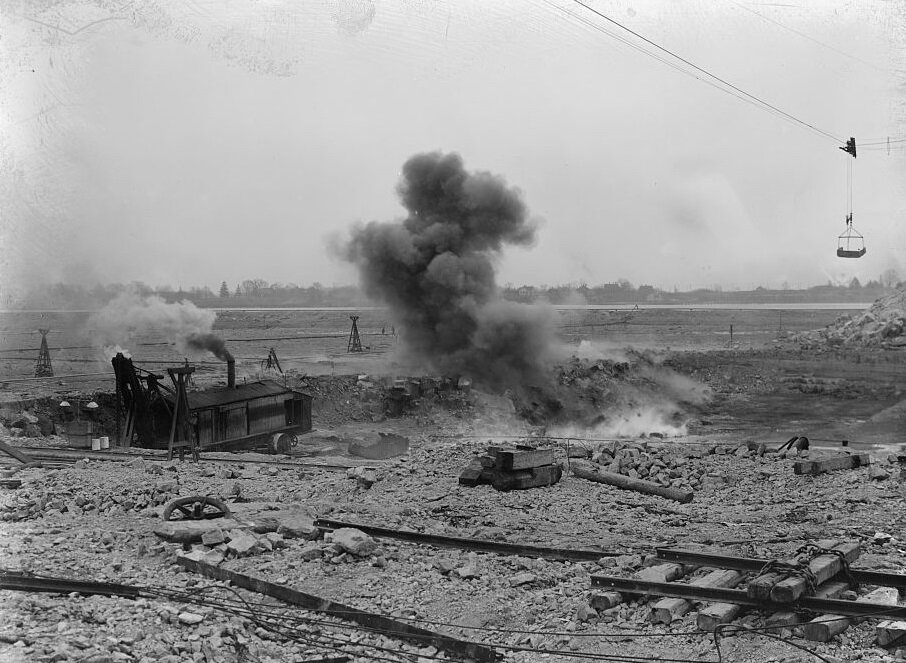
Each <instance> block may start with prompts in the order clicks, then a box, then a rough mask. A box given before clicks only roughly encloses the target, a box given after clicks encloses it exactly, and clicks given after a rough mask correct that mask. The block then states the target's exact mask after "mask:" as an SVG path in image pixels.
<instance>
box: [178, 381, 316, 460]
mask: <svg viewBox="0 0 906 663" xmlns="http://www.w3.org/2000/svg"><path fill="white" fill-rule="evenodd" d="M186 395H187V398H188V402H189V419H190V421H192V422H193V423H194V426H195V434H196V435H197V439H198V445H199V448H200V449H202V450H204V449H207V450H215V449H219V450H224V451H227V450H232V449H248V448H253V447H256V446H265V445H267V444H268V443H269V442H270V441H271V439H272V438H273V437H274V436H275V435H279V434H280V433H305V432H308V431H310V430H311V396H310V395H309V394H306V393H305V392H301V391H296V390H295V389H291V388H289V387H285V386H283V385H281V384H280V383H278V382H275V381H274V380H260V381H257V382H248V383H245V384H241V385H237V386H235V387H220V388H215V389H207V390H204V391H190V392H188V393H187V394H186ZM165 398H166V400H168V401H170V404H171V405H172V401H171V400H170V398H169V396H165Z"/></svg>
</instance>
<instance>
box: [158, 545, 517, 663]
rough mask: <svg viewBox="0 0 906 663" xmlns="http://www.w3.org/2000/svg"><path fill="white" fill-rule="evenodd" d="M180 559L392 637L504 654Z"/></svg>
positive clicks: (478, 655)
mask: <svg viewBox="0 0 906 663" xmlns="http://www.w3.org/2000/svg"><path fill="white" fill-rule="evenodd" d="M176 563H177V564H179V565H180V566H182V567H183V568H184V569H188V570H189V571H193V572H195V573H199V574H201V575H203V576H206V577H208V578H213V579H215V580H223V581H227V582H229V583H231V584H233V585H235V586H236V587H242V588H243V589H247V590H249V591H252V592H257V593H259V594H265V595H267V596H270V597H272V598H275V599H279V600H281V601H284V602H285V603H289V604H291V605H297V606H299V607H301V608H305V609H306V610H312V611H315V612H323V613H325V614H328V615H332V616H334V617H338V618H340V619H344V620H346V621H351V622H355V623H356V624H361V625H362V626H366V627H368V629H369V630H373V631H375V632H378V633H382V634H383V635H386V636H388V637H392V638H399V639H401V640H408V641H410V642H414V643H416V644H419V645H422V646H427V645H433V646H434V647H437V648H438V649H443V650H445V651H447V652H449V653H451V654H455V655H456V656H461V657H466V658H472V659H475V660H476V661H479V662H483V663H491V662H492V661H497V660H499V659H501V658H502V655H501V654H499V653H498V652H497V651H496V650H494V649H492V648H491V647H488V646H486V645H482V644H479V643H477V642H470V641H468V640H460V639H459V638H454V637H452V636H449V635H444V634H443V633H437V632H436V631H429V630H427V629H423V628H419V627H418V626H413V625H411V624H409V623H407V622H401V621H398V620H396V619H392V618H390V617H385V616H384V615H379V614H375V613H372V612H368V611H366V610H361V609H359V608H354V607H352V606H348V605H344V604H342V603H338V602H336V601H332V600H331V599H328V598H323V597H320V596H315V595H314V594H306V593H305V592H301V591H299V590H297V589H292V588H291V587H287V586H286V585H277V584H275V583H272V582H267V581H266V580H262V579H260V578H255V577H253V576H249V575H246V574H244V573H237V572H235V571H229V570H227V569H224V568H222V567H219V566H213V565H211V564H207V563H205V562H200V561H196V560H193V559H189V558H188V557H185V556H183V555H180V556H179V557H177V559H176Z"/></svg>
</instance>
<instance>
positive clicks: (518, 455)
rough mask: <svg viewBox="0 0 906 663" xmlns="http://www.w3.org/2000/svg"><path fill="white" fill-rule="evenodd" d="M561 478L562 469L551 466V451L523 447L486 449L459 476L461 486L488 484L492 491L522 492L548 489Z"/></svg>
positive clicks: (552, 451)
mask: <svg viewBox="0 0 906 663" xmlns="http://www.w3.org/2000/svg"><path fill="white" fill-rule="evenodd" d="M561 476H563V468H562V467H560V465H559V464H557V463H555V462H554V450H553V449H536V448H535V447H531V446H527V445H517V446H516V447H515V448H506V447H488V450H487V453H486V454H484V455H482V456H478V457H477V458H475V459H474V460H473V461H472V462H471V463H470V464H469V466H468V467H467V468H466V469H464V470H463V471H462V474H460V475H459V483H460V484H462V485H464V486H478V485H480V484H490V485H492V486H493V487H494V488H495V489H496V490H503V491H508V490H523V489H526V488H538V487H540V486H551V485H553V484H555V483H557V482H558V481H560V477H561Z"/></svg>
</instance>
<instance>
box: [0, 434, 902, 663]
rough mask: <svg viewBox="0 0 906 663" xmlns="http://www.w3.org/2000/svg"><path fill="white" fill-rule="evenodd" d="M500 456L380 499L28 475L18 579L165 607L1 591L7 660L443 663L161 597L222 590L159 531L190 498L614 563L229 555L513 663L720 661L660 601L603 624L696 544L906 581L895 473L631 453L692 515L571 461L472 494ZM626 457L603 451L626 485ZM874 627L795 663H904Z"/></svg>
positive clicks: (460, 447)
mask: <svg viewBox="0 0 906 663" xmlns="http://www.w3.org/2000/svg"><path fill="white" fill-rule="evenodd" d="M454 419H455V418H451V420H450V421H446V420H445V423H446V424H448V425H452V423H453V420H454ZM5 441H7V442H9V441H10V440H9V439H6V440H5ZM489 442H490V443H499V440H496V439H493V438H482V439H474V438H465V437H456V436H421V437H416V436H413V437H412V439H411V447H410V453H409V454H408V456H404V457H402V458H398V459H390V460H386V461H375V462H373V465H374V467H375V468H376V469H375V472H374V473H373V477H371V478H372V479H374V482H373V484H371V485H370V487H366V486H367V485H368V484H369V483H370V481H367V482H363V481H361V480H359V479H357V478H356V477H355V476H354V475H352V474H350V475H349V476H347V473H344V472H342V471H341V472H337V471H325V470H318V469H312V468H307V467H306V468H303V467H301V465H300V466H299V467H292V466H289V467H287V466H271V465H265V464H255V463H253V462H245V463H243V462H238V463H237V462H231V463H226V462H209V461H206V462H202V463H199V464H193V463H191V462H185V463H178V462H177V463H162V462H155V461H130V462H90V461H89V462H86V461H80V462H79V463H76V464H75V465H72V466H68V467H64V468H62V469H41V468H30V469H24V470H22V471H20V472H19V473H18V474H17V475H16V477H17V478H20V479H22V481H23V485H22V486H21V487H20V488H18V489H0V491H2V492H0V517H2V518H3V519H4V520H5V522H4V523H3V531H4V534H5V536H4V537H3V538H2V539H0V566H2V567H3V568H6V569H14V570H21V571H27V572H30V573H35V574H45V575H52V576H58V577H67V578H79V579H90V580H96V581H109V582H119V583H127V584H134V585H140V586H143V587H149V588H154V589H155V592H156V595H155V596H152V597H151V598H142V599H138V600H128V599H122V598H106V597H100V596H79V595H65V596H60V595H53V594H24V593H15V592H3V593H2V600H3V605H4V609H3V612H4V617H5V619H4V620H3V625H2V626H0V660H9V661H94V662H95V663H97V662H100V661H146V662H150V661H241V660H247V661H256V660H259V661H304V660H313V659H316V658H317V657H319V656H330V655H337V653H338V651H337V650H338V649H339V650H341V651H343V652H347V653H348V654H349V655H351V656H353V657H354V659H355V660H361V661H366V660H375V659H377V660H419V661H421V660H424V661H430V660H435V658H437V657H439V658H444V657H445V654H444V653H443V652H437V651H436V650H435V649H433V648H430V647H427V648H425V647H423V648H419V647H415V646H412V645H406V644H404V643H402V642H401V641H398V640H395V639H389V638H385V637H383V636H378V635H374V634H368V633H365V632H363V631H361V630H359V629H355V628H351V627H350V626H349V625H348V624H344V623H342V622H338V621H337V620H332V619H324V618H323V617H322V616H318V615H314V614H312V613H305V612H302V611H293V612H292V614H293V615H302V618H304V619H305V621H304V622H299V623H295V622H292V621H291V617H290V616H289V615H288V614H286V615H284V616H283V617H281V619H280V623H281V624H283V625H284V626H285V625H288V624H291V623H292V624H295V628H294V630H293V632H292V633H291V634H290V633H286V632H284V633H283V635H280V634H274V633H272V632H270V631H269V630H267V629H266V628H264V627H263V626H264V625H262V624H261V623H258V624H256V623H255V621H254V620H253V619H250V618H249V617H248V616H243V615H237V614H231V613H230V612H225V611H223V610H217V609H214V608H213V607H211V606H209V605H205V606H200V605H187V604H185V603H181V602H179V601H176V600H174V599H173V598H172V597H170V598H167V597H166V596H161V592H162V591H163V590H164V589H166V590H178V591H180V592H188V591H193V590H198V589H199V588H201V587H208V586H213V587H219V586H220V585H219V584H218V583H214V582H212V581H209V580H207V579H204V578H201V577H200V576H197V575H195V574H192V573H189V572H186V571H184V570H182V569H181V568H180V567H179V566H177V565H176V564H175V561H176V556H177V555H178V554H180V553H182V552H185V551H184V550H183V546H181V545H180V544H177V543H168V542H165V541H163V540H161V539H160V538H159V537H158V536H156V535H155V534H154V529H155V528H157V527H159V526H160V525H161V524H162V523H161V520H160V512H161V510H162V505H164V504H165V503H166V502H167V501H169V500H170V499H173V498H174V497H176V496H185V495H193V494H208V495H214V496H219V497H221V498H223V499H224V500H226V501H228V502H229V501H234V500H239V501H238V502H236V503H235V504H234V505H233V506H234V509H235V510H236V512H237V513H238V514H240V516H241V514H243V513H246V512H249V511H250V510H255V509H257V510H258V511H259V512H260V513H265V514H266V513H267V512H268V510H271V511H273V512H274V513H277V512H278V511H281V510H282V511H285V510H287V509H293V508H295V509H297V510H298V511H299V513H304V514H308V515H312V516H327V515H329V516H330V517H331V518H334V519H337V520H347V521H354V522H362V523H369V524H375V525H380V526H385V527H405V528H413V529H418V530H420V531H425V532H433V533H444V534H450V535H457V536H464V537H475V538H487V539H495V540H500V541H508V542H514V543H532V544H539V545H548V546H555V547H564V548H576V547H580V548H584V549H588V548H595V547H598V548H600V549H601V550H602V558H601V560H600V561H599V562H582V563H571V562H554V561H546V560H533V559H528V558H520V557H503V556H497V555H491V554H480V553H479V554H476V553H469V552H466V551H458V550H452V549H436V548H432V547H428V546H421V545H416V544H412V543H404V542H398V541H392V540H380V541H377V546H378V547H377V548H376V549H374V550H371V551H370V552H368V554H364V555H362V556H357V555H355V554H351V553H349V552H343V551H342V550H341V549H338V547H337V544H335V543H332V542H329V541H324V540H323V539H320V540H308V539H307V538H305V537H302V538H292V537H291V536H290V535H289V533H286V536H284V535H281V534H276V533H272V534H270V535H267V536H268V537H270V544H269V545H270V549H268V547H267V545H265V544H264V543H263V542H262V543H260V544H259V545H258V546H257V547H256V548H254V549H253V550H251V551H249V554H245V553H243V554H242V555H241V556H235V555H234V554H233V553H232V552H228V553H227V555H226V557H225V559H223V561H222V562H221V565H222V566H224V567H225V568H228V569H232V570H237V571H241V572H244V573H248V574H251V575H255V576H258V577H261V578H264V579H267V580H270V581H273V582H279V583H283V584H287V585H289V586H292V587H295V588H297V589H301V590H303V591H306V592H310V593H313V594H317V595H320V596H325V597H328V598H331V599H334V600H337V601H340V602H343V603H346V604H349V605H353V606H356V607H359V608H363V609H367V610H370V611H374V612H380V613H385V614H389V615H394V616H396V617H398V618H400V619H417V620H427V622H423V621H419V622H417V623H419V624H420V625H422V626H424V627H426V628H431V629H435V630H442V631H448V632H451V633H456V634H459V635H460V636H461V637H464V638H468V639H472V640H477V641H482V642H488V643H494V644H498V645H501V646H502V647H505V651H506V652H507V653H506V657H507V659H508V660H512V661H536V660H551V661H559V660H564V661H565V660H573V658H572V657H574V656H576V655H581V654H582V653H583V652H596V653H597V654H606V655H611V656H620V657H623V658H622V659H618V660H657V657H662V658H673V659H689V660H696V661H717V660H718V655H717V650H716V649H715V647H714V644H713V641H712V640H711V638H710V636H707V635H705V634H700V633H697V632H696V631H695V612H694V611H693V612H690V613H688V614H687V615H686V616H685V617H683V618H682V619H681V620H677V621H675V622H674V623H673V624H671V625H669V626H663V625H653V624H650V623H649V622H648V620H647V617H648V612H649V607H648V604H646V603H645V602H630V603H624V604H622V605H621V606H618V607H617V608H613V609H611V610H607V611H602V612H601V613H600V614H597V615H596V614H594V613H593V612H590V611H589V609H588V603H589V596H590V593H591V585H590V575H591V574H593V573H606V574H617V575H631V574H632V573H634V572H636V571H638V570H639V569H641V568H642V567H643V565H645V564H647V563H650V562H651V559H652V552H653V547H654V546H655V545H662V544H674V543H675V544H682V545H690V544H694V543H698V544H708V545H713V546H715V547H719V548H721V549H722V550H726V551H727V552H728V553H729V554H738V555H746V556H765V557H782V556H784V554H785V553H790V552H792V551H794V550H795V549H796V548H798V547H799V546H800V545H802V544H803V543H805V542H808V541H814V540H816V539H819V538H840V539H846V540H858V541H861V543H862V555H861V557H860V559H859V560H858V561H857V562H856V563H855V565H854V566H857V567H859V568H872V569H881V570H886V571H890V572H903V569H904V566H906V540H904V539H906V537H904V534H903V532H904V530H906V528H904V515H903V514H904V513H906V511H904V508H903V507H904V497H906V484H904V483H902V482H901V481H900V480H899V479H898V472H899V470H898V469H897V468H895V467H894V466H893V465H891V464H890V463H888V462H887V460H886V459H885V458H881V457H879V458H877V459H876V461H877V463H878V464H877V467H881V468H885V469H886V471H887V473H888V474H889V475H890V476H889V477H888V478H885V479H873V478H872V475H871V469H870V468H859V469H856V470H851V471H840V472H835V473H831V474H824V475H820V476H817V477H804V476H795V475H794V474H793V471H792V462H793V461H792V460H791V459H788V458H781V457H780V456H779V455H777V454H770V453H768V454H766V455H764V456H761V455H759V454H758V452H757V451H753V452H749V451H748V450H747V449H746V448H745V447H743V448H741V449H740V447H739V446H736V445H730V444H726V443H715V442H708V441H705V440H701V439H698V440H695V443H694V444H691V443H689V441H688V440H687V441H685V442H686V443H684V444H678V443H671V442H669V441H663V440H647V441H646V440H642V441H639V442H636V443H633V444H631V445H626V449H625V450H624V451H623V452H620V451H619V450H617V453H616V454H615V455H616V456H621V455H622V457H624V460H626V462H625V463H624V465H625V467H624V471H626V472H631V471H633V470H635V471H638V470H637V468H638V467H640V463H641V464H642V465H644V463H645V461H646V460H647V461H648V462H649V463H651V462H652V461H654V460H659V461H660V464H662V465H663V466H664V467H666V468H671V464H672V465H674V466H675V467H672V468H671V469H674V470H677V469H678V470H679V472H678V473H677V474H678V476H676V477H673V479H669V471H668V473H667V474H668V480H677V481H679V482H681V483H683V482H685V485H689V486H691V487H693V488H694V490H695V499H694V500H693V501H692V502H691V503H689V504H680V503H677V502H672V501H669V500H666V499H664V498H660V497H655V496H647V495H641V494H638V493H634V492H629V491H621V490H618V489H616V488H612V487H610V486H605V485H601V484H596V483H591V482H588V481H585V480H583V479H580V478H577V477H575V476H572V475H570V473H569V472H568V467H569V462H571V461H568V459H567V458H566V449H565V447H564V448H561V449H559V451H558V456H559V457H558V460H559V461H560V462H562V463H563V464H564V465H565V466H566V467H567V472H566V474H565V476H564V478H563V479H562V480H561V481H560V482H559V483H558V484H556V485H554V486H551V487H547V488H538V489H532V490H525V491H513V492H509V493H501V492H497V491H495V490H494V489H493V488H491V487H490V486H478V487H475V488H469V487H465V486H461V485H459V484H458V482H457V476H458V474H459V471H460V470H461V469H462V468H464V467H465V466H466V465H468V463H469V462H470V460H471V459H472V458H474V457H475V456H476V455H478V454H481V453H483V452H484V450H485V448H486V447H487V446H488V444H489ZM612 446H613V445H608V444H605V443H602V444H588V445H586V447H588V451H589V452H590V453H592V454H594V455H595V458H596V459H597V460H598V461H601V462H602V464H606V465H607V466H608V467H612V463H613V460H612V457H613V456H611V455H610V454H608V453H607V452H608V451H609V449H610V447H612ZM629 449H634V450H635V451H629ZM711 451H714V453H710V452H711ZM573 453H575V450H574V449H573ZM813 453H814V452H813ZM677 461H680V462H679V463H677ZM654 467H658V464H655V465H654ZM210 522H211V523H214V522H216V521H210ZM229 534H230V533H228V536H229ZM236 537H237V538H236V539H235V542H238V541H239V540H240V539H241V537H240V536H239V535H238V534H236ZM257 538H258V540H261V539H263V538H264V536H263V535H258V536H257ZM231 543H232V542H231ZM231 543H228V544H227V545H226V546H225V547H229V545H231ZM237 545H238V543H237ZM203 550H208V548H205V549H203ZM256 551H258V552H256ZM215 555H217V553H215ZM221 556H222V555H221ZM699 573H701V571H699ZM692 577H695V576H692ZM210 591H213V592H214V593H213V594H210V596H217V597H220V600H221V601H223V602H226V601H228V600H231V599H233V598H234V597H233V595H232V594H230V593H225V590H223V589H214V590H210ZM241 594H242V595H243V596H245V597H246V599H247V600H250V601H255V602H258V601H262V597H260V596H257V595H253V594H249V593H246V592H241ZM205 596H208V594H205ZM271 603H272V602H271ZM277 609H278V608H277V607H275V606H274V605H271V606H270V607H268V608H267V609H266V610H267V613H268V614H271V613H274V611H276V610H277ZM264 610H265V608H262V611H264ZM763 617H764V616H763V615H760V614H758V613H750V614H749V615H747V616H746V617H744V618H743V620H742V622H743V623H745V624H746V625H748V626H750V627H758V626H759V625H761V624H762V623H763ZM875 624H876V622H875V621H872V620H869V621H867V622H865V623H863V624H860V625H857V626H854V627H852V628H850V629H849V630H848V631H846V632H845V633H844V634H843V635H841V636H838V637H837V638H835V639H834V640H833V641H832V642H830V643H826V644H817V643H807V642H804V641H801V640H795V642H797V643H798V644H801V645H804V646H807V647H808V648H809V649H812V650H814V651H815V652H817V653H819V654H821V655H823V656H825V658H826V659H827V660H837V661H853V660H863V661H876V662H880V661H893V660H896V659H895V657H896V656H897V653H896V652H887V651H885V650H883V649H880V648H878V647H875V646H874V645H873V642H874V626H875ZM290 635H291V636H292V639H291V638H289V637H288V636H290ZM781 635H783V636H785V637H793V638H795V636H796V634H795V632H792V631H785V632H782V633H781ZM381 648H383V649H381ZM388 650H389V651H388ZM556 652H560V653H556ZM721 653H722V656H723V660H725V661H752V662H755V661H758V662H759V663H761V662H768V661H786V662H792V661H800V660H801V661H809V660H819V659H817V658H815V657H814V656H812V655H810V654H808V653H806V652H804V651H802V650H800V649H796V648H795V647H793V646H791V645H789V644H784V643H781V642H777V641H775V640H771V639H768V638H765V637H764V636H761V635H759V634H757V633H754V632H752V631H751V630H748V631H745V632H743V633H740V634H738V635H734V636H733V637H727V638H726V639H724V640H723V641H722V644H721ZM570 655H572V657H570ZM901 656H902V655H901ZM631 657H637V658H635V659H633V658H631Z"/></svg>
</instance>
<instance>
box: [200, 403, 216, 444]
mask: <svg viewBox="0 0 906 663" xmlns="http://www.w3.org/2000/svg"><path fill="white" fill-rule="evenodd" d="M213 441H214V412H213V411H212V410H202V411H201V412H199V413H198V444H200V445H201V446H205V445H206V444H211V443H212V442H213Z"/></svg>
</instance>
